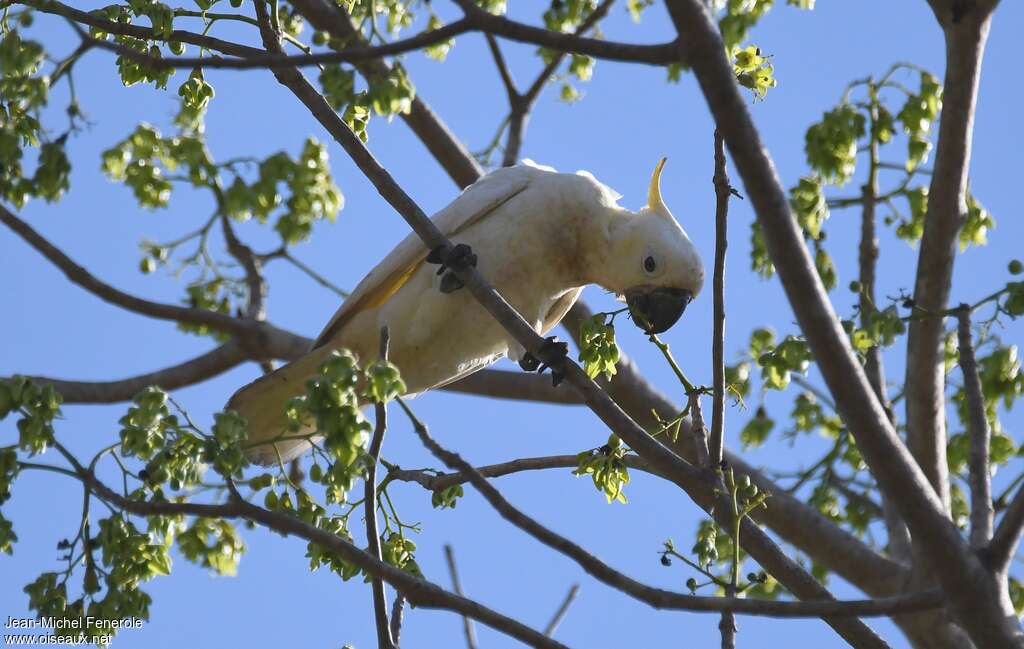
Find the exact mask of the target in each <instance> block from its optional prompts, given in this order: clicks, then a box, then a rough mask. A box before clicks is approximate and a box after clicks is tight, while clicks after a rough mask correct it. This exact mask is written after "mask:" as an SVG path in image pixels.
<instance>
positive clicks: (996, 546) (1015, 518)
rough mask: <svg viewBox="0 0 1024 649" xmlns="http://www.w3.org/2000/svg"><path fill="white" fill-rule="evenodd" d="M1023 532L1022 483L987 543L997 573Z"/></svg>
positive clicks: (1008, 559)
mask: <svg viewBox="0 0 1024 649" xmlns="http://www.w3.org/2000/svg"><path fill="white" fill-rule="evenodd" d="M1022 533H1024V485H1021V486H1020V487H1019V488H1018V489H1017V493H1016V494H1015V495H1014V496H1013V500H1011V501H1010V504H1009V506H1008V507H1007V508H1006V513H1005V514H1003V518H1002V520H1000V521H999V527H997V528H996V531H995V534H994V535H993V536H992V542H991V543H990V544H989V554H990V555H991V557H992V565H993V568H994V570H995V571H996V572H997V573H1002V572H1005V571H1006V569H1007V567H1008V566H1009V564H1010V560H1011V559H1012V558H1013V555H1014V554H1016V552H1017V546H1018V545H1019V544H1020V538H1021V534H1022Z"/></svg>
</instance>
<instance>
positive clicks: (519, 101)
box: [487, 0, 615, 167]
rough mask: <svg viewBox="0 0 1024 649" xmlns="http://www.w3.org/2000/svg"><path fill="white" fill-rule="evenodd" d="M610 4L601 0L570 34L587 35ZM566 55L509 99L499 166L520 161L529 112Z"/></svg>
mask: <svg viewBox="0 0 1024 649" xmlns="http://www.w3.org/2000/svg"><path fill="white" fill-rule="evenodd" d="M613 4H615V0H604V2H602V3H601V4H599V5H598V6H597V7H595V8H594V11H592V12H591V13H590V15H589V16H587V17H586V18H585V19H584V20H583V22H581V23H580V24H579V26H578V27H577V28H576V30H575V31H574V32H573V34H574V35H576V36H583V35H584V34H586V33H587V32H588V31H590V29H591V28H593V27H594V26H595V25H597V23H598V22H600V21H601V19H603V18H604V17H605V16H606V15H608V11H609V10H610V9H611V7H612V5H613ZM487 38H488V39H489V40H493V38H494V37H493V36H492V35H491V34H488V35H487ZM495 47H497V45H495ZM565 55H566V53H565V52H559V53H558V54H557V55H555V56H553V57H552V59H551V60H550V61H549V62H548V63H547V65H545V66H544V68H543V69H542V70H541V72H540V74H538V75H537V78H536V79H534V81H533V83H532V84H530V87H529V88H527V90H526V92H524V93H523V94H522V95H520V94H518V93H516V94H515V95H514V96H513V95H511V94H510V95H509V108H510V109H511V112H510V113H509V116H508V137H507V139H506V140H505V154H504V156H503V157H502V161H501V164H502V166H504V167H509V166H511V165H514V164H515V163H516V161H517V160H519V152H520V150H521V149H522V146H523V136H524V133H525V131H526V122H527V120H528V119H529V117H530V111H531V110H532V109H533V105H534V103H536V101H537V98H538V97H539V96H540V92H541V90H543V89H544V86H545V85H546V84H547V82H548V79H550V78H551V75H553V74H554V73H555V71H556V70H558V66H560V65H561V64H562V61H564V60H565Z"/></svg>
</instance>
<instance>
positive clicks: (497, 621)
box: [66, 469, 567, 649]
mask: <svg viewBox="0 0 1024 649" xmlns="http://www.w3.org/2000/svg"><path fill="white" fill-rule="evenodd" d="M66 473H68V474H69V475H72V476H74V477H76V478H77V479H78V480H80V481H81V482H82V483H83V484H84V485H86V486H87V487H88V488H89V489H91V490H92V492H93V493H94V494H95V495H96V496H97V497H99V498H100V499H102V500H104V501H106V502H108V503H110V504H111V505H114V506H116V507H118V508H120V509H123V510H124V511H127V512H129V513H131V514H135V515H136V516H152V515H159V514H164V515H178V514H185V515H191V516H203V517H207V518H224V519H238V518H241V519H247V520H250V521H252V522H254V523H258V524H259V525H261V526H263V527H265V528H267V529H269V530H273V531H275V532H278V533H280V534H282V535H285V536H288V535H294V536H296V537H298V538H301V539H303V540H305V541H309V542H312V543H316V544H317V545H319V546H321V547H323V548H324V549H326V550H328V551H329V552H333V553H335V554H337V555H338V556H340V557H342V558H343V559H345V560H346V561H350V562H352V563H353V564H355V565H357V566H359V568H360V569H362V570H364V571H365V572H366V573H368V574H370V575H374V576H379V577H380V578H381V579H383V580H384V581H386V582H388V583H389V584H390V585H391V586H392V587H393V588H394V589H395V590H396V591H398V592H400V593H402V594H403V595H404V596H405V599H407V600H408V601H409V603H410V604H412V605H413V606H418V607H422V608H434V609H443V610H448V611H453V612H455V613H460V614H464V615H467V616H469V617H471V618H473V619H474V620H477V621H479V622H481V623H483V624H486V625H487V626H489V627H491V628H493V629H495V630H497V631H499V632H501V633H504V634H506V635H508V636H511V637H513V638H516V639H517V640H519V641H521V642H523V643H525V644H527V645H529V646H532V647H540V648H543V649H567V648H566V647H565V645H563V644H561V643H560V642H557V641H555V640H552V639H551V638H548V637H547V636H545V635H544V634H542V633H540V632H538V631H536V630H534V629H531V628H530V627H528V626H526V625H525V624H522V623H521V622H518V621H516V620H513V619H512V618H509V617H506V616H504V615H501V614H500V613H497V612H495V611H494V610H492V609H490V608H487V607H486V606H484V605H483V604H480V603H479V602H476V601H475V600H471V599H467V598H465V597H462V596H460V595H456V594H454V593H450V592H448V591H446V590H444V589H443V588H441V587H439V586H437V585H436V584H434V583H432V582H429V581H426V580H424V579H421V578H418V577H415V576H413V575H411V574H409V573H407V572H405V571H404V570H402V569H400V568H396V567H395V566H392V565H390V564H387V563H384V562H383V561H381V560H379V559H377V558H376V557H373V556H372V555H370V554H369V553H367V552H364V551H363V550H360V549H359V548H358V547H356V546H355V545H353V544H352V543H350V542H349V541H347V540H346V539H344V538H342V537H340V536H338V535H335V534H332V533H330V532H328V531H327V530H324V529H320V528H318V527H314V526H313V525H310V524H309V523H306V522H304V521H302V520H300V519H299V518H297V517H295V516H292V515H289V514H285V513H281V512H273V511H269V510H266V509H263V508H262V507H258V506H256V505H253V504H252V503H250V502H247V501H245V500H239V499H234V500H232V501H230V502H228V503H224V504H203V503H188V502H185V503H180V502H169V501H148V502H144V501H138V500H132V499H130V498H126V497H124V496H122V495H120V494H118V493H117V492H116V491H114V490H113V489H111V488H110V487H108V486H107V485H105V484H103V483H102V482H100V481H99V480H97V479H96V477H95V476H94V475H92V474H91V473H88V472H85V471H83V470H81V469H78V470H77V471H76V472H71V471H67V472H66Z"/></svg>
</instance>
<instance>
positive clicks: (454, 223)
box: [313, 166, 547, 349]
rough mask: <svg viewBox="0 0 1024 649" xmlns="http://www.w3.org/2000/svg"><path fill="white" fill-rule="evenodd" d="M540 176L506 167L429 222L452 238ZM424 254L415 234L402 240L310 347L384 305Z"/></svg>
mask: <svg viewBox="0 0 1024 649" xmlns="http://www.w3.org/2000/svg"><path fill="white" fill-rule="evenodd" d="M543 173H547V172H546V171H543V170H539V169H535V168H531V167H527V166H516V167H508V168H505V169H500V170H498V171H495V172H493V173H490V174H488V175H486V176H484V177H483V178H481V179H480V180H478V181H477V182H475V183H473V184H472V185H470V186H469V187H468V188H466V190H465V191H464V192H462V194H461V195H459V197H458V198H456V199H455V200H454V201H452V202H451V204H449V205H448V206H447V207H445V208H444V209H442V210H441V211H440V212H438V213H437V214H435V215H434V216H433V217H432V220H433V221H434V224H435V225H436V226H437V228H438V229H439V230H440V231H441V232H442V233H443V234H444V235H445V236H447V237H454V236H456V235H457V234H459V233H460V232H462V231H463V230H465V229H466V228H468V227H469V226H471V225H473V224H474V223H477V222H479V221H480V220H481V219H483V218H485V217H487V215H489V214H491V213H492V212H494V211H495V210H497V209H498V208H500V207H501V206H502V205H504V204H505V203H506V202H508V201H509V200H510V199H512V198H513V197H515V196H516V195H518V194H520V193H521V192H523V191H525V190H526V188H527V187H528V186H529V184H530V181H531V179H533V178H535V177H536V176H538V175H539V174H543ZM428 253H429V250H427V248H426V246H425V245H424V243H423V241H422V240H421V239H420V238H419V236H418V235H417V234H416V233H412V234H410V235H409V236H407V237H406V238H405V239H403V240H402V242H401V243H399V244H398V245H397V246H395V248H394V249H393V250H392V251H391V252H390V253H388V255H387V256H386V257H384V259H383V260H381V262H380V263H379V264H377V265H376V266H375V267H374V268H373V270H371V271H370V272H369V274H367V276H366V277H365V278H363V280H362V281H361V282H359V284H358V285H357V286H356V288H355V290H354V291H352V294H351V295H349V297H348V298H347V299H346V300H345V302H344V303H342V305H341V307H340V308H339V309H338V311H337V312H336V313H335V314H334V317H332V318H331V320H330V322H328V323H327V326H326V327H324V330H323V331H322V332H321V333H320V335H319V336H317V339H316V342H315V343H314V344H313V348H314V349H316V348H318V347H321V346H323V345H325V344H326V343H327V342H329V341H330V340H331V339H332V338H334V337H335V336H336V335H337V333H338V332H339V331H341V329H342V328H343V327H344V326H345V324H346V323H347V322H348V321H349V320H350V319H351V318H352V317H353V316H354V315H355V314H357V313H359V312H360V311H364V310H366V309H372V308H375V307H378V306H380V305H382V304H384V303H385V302H387V301H388V299H389V298H390V297H391V296H392V295H394V294H395V293H396V292H397V291H398V289H400V288H402V286H403V285H404V284H405V283H406V282H407V281H408V280H409V278H410V277H412V275H413V274H414V273H415V272H416V271H417V270H418V269H419V267H420V266H421V265H422V264H423V263H424V262H425V260H426V257H427V254H428Z"/></svg>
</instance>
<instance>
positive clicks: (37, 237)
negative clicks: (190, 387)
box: [0, 205, 251, 335]
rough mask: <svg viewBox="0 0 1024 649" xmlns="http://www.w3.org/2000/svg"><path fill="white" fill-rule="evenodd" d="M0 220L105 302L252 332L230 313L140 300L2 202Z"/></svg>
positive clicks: (148, 313) (156, 315)
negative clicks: (85, 265) (100, 275)
mask: <svg viewBox="0 0 1024 649" xmlns="http://www.w3.org/2000/svg"><path fill="white" fill-rule="evenodd" d="M0 221H2V222H3V223H4V225H6V226H7V227H8V228H10V229H11V230H12V231H14V233H15V234H17V235H18V236H19V237H21V238H22V239H23V240H24V241H25V242H26V243H28V244H29V245H30V246H32V247H33V248H35V249H36V250H37V251H38V252H39V253H40V254H42V255H43V256H44V257H46V258H47V259H48V260H49V261H50V262H52V263H53V265H54V266H56V267H57V268H59V269H60V270H61V272H63V273H64V275H65V276H66V277H67V278H68V279H69V280H71V281H72V282H73V283H75V284H78V285H79V286H81V287H82V288H84V289H85V290H87V291H89V292H90V293H92V294H94V295H96V296H97V297H98V298H100V299H101V300H103V301H104V302H109V303H110V304H114V305H116V306H119V307H121V308H123V309H127V310H128V311H133V312H135V313H139V314H141V315H146V316H149V317H151V318H158V319H161V320H171V321H174V322H187V323H189V324H197V325H206V326H208V327H210V328H211V329H215V330H217V331H223V332H224V333H230V334H234V335H244V334H247V333H250V332H251V328H250V327H249V326H248V325H247V324H246V323H244V322H242V321H240V320H238V319H236V318H233V317H232V316H230V315H226V314H224V313H217V312H216V311H207V310H206V309H192V308H186V307H181V306H175V305H171V304H161V303H159V302H151V301H149V300H143V299H141V298H137V297H135V296H134V295H129V294H128V293H125V292H124V291H121V290H118V289H116V288H114V287H113V286H111V285H109V284H106V283H104V282H102V281H100V280H99V279H97V278H96V277H94V276H93V275H92V274H90V273H89V271H87V270H86V269H85V268H82V267H81V266H79V265H78V264H76V263H75V262H74V261H72V260H71V258H70V257H68V256H67V255H65V254H64V253H63V252H61V251H60V249H58V248H57V247H56V246H54V245H53V244H52V243H50V242H49V241H48V240H47V239H46V238H45V237H43V235H41V234H39V233H38V232H36V231H35V230H34V229H33V228H32V226H30V225H29V224H28V223H26V222H25V221H22V220H21V219H19V218H18V217H17V216H15V215H14V214H13V213H12V212H11V211H10V210H8V209H7V208H6V207H5V206H4V205H0Z"/></svg>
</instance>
